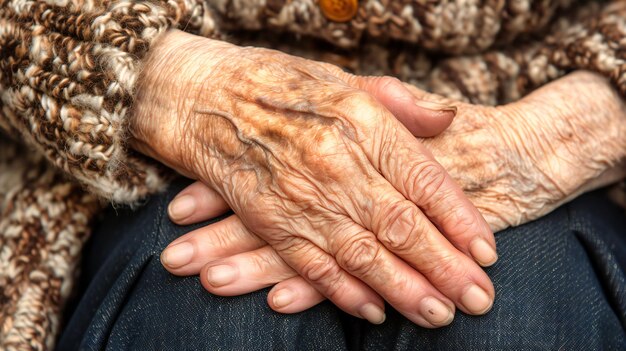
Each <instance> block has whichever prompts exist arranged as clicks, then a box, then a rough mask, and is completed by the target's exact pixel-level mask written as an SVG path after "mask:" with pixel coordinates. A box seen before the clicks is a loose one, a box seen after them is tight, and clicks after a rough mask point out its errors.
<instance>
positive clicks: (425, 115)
mask: <svg viewBox="0 0 626 351" xmlns="http://www.w3.org/2000/svg"><path fill="white" fill-rule="evenodd" d="M415 106H416V107H415V108H414V109H413V110H412V113H413V114H412V116H411V117H410V118H411V120H410V121H407V122H406V124H405V125H407V128H408V129H409V131H411V133H413V135H415V136H416V137H423V138H427V137H433V136H436V135H439V134H441V133H443V131H445V130H446V129H448V127H450V125H451V124H452V121H454V117H455V116H456V113H457V108H456V107H455V106H449V105H442V104H438V103H434V102H430V101H424V100H416V101H415Z"/></svg>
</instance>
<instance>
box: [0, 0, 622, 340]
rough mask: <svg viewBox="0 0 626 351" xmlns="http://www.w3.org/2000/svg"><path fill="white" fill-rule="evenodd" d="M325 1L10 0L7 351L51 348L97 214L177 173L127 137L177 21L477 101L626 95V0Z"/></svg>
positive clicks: (5, 120)
mask: <svg viewBox="0 0 626 351" xmlns="http://www.w3.org/2000/svg"><path fill="white" fill-rule="evenodd" d="M323 2H327V1H326V0H319V1H318V0H250V1H239V0H168V1H157V0H57V1H53V0H47V1H44V0H39V1H37V0H0V287H1V292H0V349H7V350H12V349H24V350H26V349H49V348H52V347H53V344H54V340H55V337H56V334H57V333H58V332H59V328H60V325H59V323H60V315H61V312H62V309H63V306H64V302H65V301H66V300H67V298H68V296H69V295H70V294H71V292H72V287H73V282H74V280H75V279H74V278H75V276H76V270H77V269H76V268H77V262H78V260H79V256H80V251H81V247H82V245H83V243H84V241H85V240H86V239H87V238H88V236H89V232H90V224H91V223H92V221H93V219H94V218H95V216H96V215H97V214H98V213H99V211H100V210H101V209H102V207H103V206H104V205H105V204H106V203H107V202H113V203H117V204H133V203H137V202H138V201H140V200H141V199H142V198H145V197H146V196H148V195H149V194H151V193H154V192H157V191H159V190H161V189H163V188H164V186H165V185H166V184H167V179H168V177H169V172H168V171H167V170H166V169H165V168H164V167H162V166H159V165H157V164H155V163H154V162H153V161H150V160H148V159H147V158H144V157H142V156H140V155H139V154H137V153H135V152H133V151H132V150H130V149H129V148H127V147H126V145H125V139H126V134H127V131H126V124H127V119H128V116H129V114H130V112H131V107H132V104H133V97H134V94H135V85H136V82H137V79H138V75H139V72H140V71H141V66H142V61H143V58H144V57H145V56H146V53H147V52H148V51H149V50H150V46H151V44H152V43H153V42H154V41H155V40H156V39H157V38H158V37H159V35H160V34H162V33H164V32H165V31H167V30H168V29H170V28H179V29H182V30H185V31H188V32H191V33H194V34H198V35H203V36H208V37H213V38H220V39H225V40H230V41H232V42H235V43H246V44H251V45H265V46H271V47H274V48H278V49H280V50H284V51H288V52H292V53H295V54H299V55H304V56H308V57H312V58H315V59H319V60H325V61H330V62H332V63H336V64H340V65H342V66H343V67H344V68H346V69H348V70H351V71H353V72H354V73H357V74H388V75H394V76H397V77H398V78H400V79H402V80H405V81H409V82H412V83H414V84H417V85H419V86H420V87H422V88H424V89H427V90H430V91H433V92H435V93H439V94H443V95H446V96H449V97H452V98H456V99H459V100H465V101H470V102H473V103H482V104H491V105H493V104H499V103H504V102H508V101H512V100H516V99H518V98H520V97H521V96H523V95H525V94H527V93H528V92H529V91H531V90H532V89H535V88H536V87H538V86H540V85H542V84H545V83H547V82H549V81H551V80H554V79H556V78H558V77H560V76H562V75H564V74H565V73H567V72H568V71H572V70H576V69H587V70H593V71H596V72H599V73H601V74H603V75H605V76H607V77H608V78H609V79H610V80H611V81H612V82H613V83H614V85H615V88H616V89H617V90H618V91H619V92H620V93H621V94H622V96H626V1H623V0H621V1H612V2H607V1H604V2H601V1H591V2H589V1H582V0H581V1H579V2H576V1H574V0H486V1H479V0H448V1H426V0H397V1H392V0H362V1H360V2H358V9H357V11H356V13H355V14H354V16H353V17H352V18H350V19H349V20H348V21H346V22H334V21H332V20H330V19H329V18H331V16H328V14H325V13H324V12H323V11H322V8H321V6H320V5H322V4H321V3H323ZM340 2H341V1H340ZM350 2H351V3H357V2H356V1H350ZM268 32H274V33H275V32H282V33H291V34H294V33H295V34H297V35H298V38H301V39H299V40H296V39H294V38H295V36H290V38H291V39H290V40H288V41H284V40H281V41H280V43H279V42H278V41H276V40H274V41H271V40H268V39H265V38H268V37H273V38H275V37H277V35H276V34H272V35H266V34H267V33H268ZM307 38H316V40H309V39H307Z"/></svg>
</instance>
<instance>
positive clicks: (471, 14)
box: [207, 0, 585, 54]
mask: <svg viewBox="0 0 626 351" xmlns="http://www.w3.org/2000/svg"><path fill="white" fill-rule="evenodd" d="M584 1H585V0H506V1H505V0H497V1H476V0H472V1H468V0H450V1H427V0H422V1H418V0H393V1H390V0H367V1H365V0H361V1H356V0H353V1H334V3H337V4H341V3H344V4H345V3H358V8H357V10H356V11H355V12H354V14H353V16H352V17H350V18H349V19H348V20H346V21H336V20H333V19H332V18H329V16H328V15H327V14H325V13H324V11H323V6H322V4H323V3H325V2H326V3H331V1H324V0H317V1H313V0H291V1H284V0H272V1H265V0H250V1H224V0H207V2H208V3H209V4H210V5H211V6H212V8H213V9H214V10H215V12H216V13H217V14H218V18H219V21H220V27H223V28H229V29H242V28H244V29H248V30H259V29H263V30H277V31H288V32H295V33H300V34H304V35H307V36H314V37H318V38H321V39H324V40H326V41H328V42H330V43H332V44H334V45H337V46H340V47H344V48H354V47H357V46H359V45H360V44H363V42H364V41H366V40H367V39H371V38H374V39H376V40H387V39H393V40H398V41H403V42H408V43H411V44H414V45H417V46H419V47H422V48H426V49H429V50H432V51H436V52H444V53H448V54H468V53H478V52H484V51H485V50H487V49H489V48H492V47H494V46H497V45H500V44H503V43H510V42H512V41H513V40H515V39H517V38H519V37H523V36H526V35H531V34H541V33H544V32H545V29H546V28H547V26H548V25H549V24H550V21H551V20H553V19H554V18H555V17H556V16H558V15H559V14H561V13H562V12H563V11H564V10H566V9H568V8H569V7H571V6H572V5H574V4H576V3H582V2H584ZM366 37H367V38H366ZM364 38H366V40H364Z"/></svg>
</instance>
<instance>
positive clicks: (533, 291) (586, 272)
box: [58, 181, 626, 350]
mask: <svg viewBox="0 0 626 351" xmlns="http://www.w3.org/2000/svg"><path fill="white" fill-rule="evenodd" d="M185 185H186V183H185V182H183V181H181V182H179V183H177V184H174V185H173V186H172V187H170V189H169V190H168V192H167V193H166V194H163V195H160V196H156V197H154V198H153V199H151V200H150V201H149V202H148V203H147V204H146V205H145V206H143V207H141V208H140V209H138V210H136V211H130V210H119V209H118V210H115V209H111V210H110V211H108V213H107V214H106V215H105V217H104V220H103V221H102V222H101V223H100V225H99V226H98V228H97V230H96V231H95V233H94V234H93V237H92V239H91V240H90V242H89V243H88V245H87V246H86V248H85V251H84V264H83V274H82V278H81V282H82V286H83V289H82V292H81V294H80V297H79V302H78V305H77V306H76V307H75V309H74V310H73V311H72V312H71V313H70V318H69V320H68V324H67V326H66V328H65V330H64V332H63V334H62V336H61V339H60V340H59V343H58V349H59V350H74V349H81V350H104V349H106V350H345V349H352V350H626V331H625V328H626V275H625V270H626V218H625V215H624V212H623V210H622V209H619V208H617V207H615V206H613V205H612V204H610V202H609V201H608V200H607V199H606V198H605V196H604V194H603V193H602V192H596V193H592V194H588V195H585V196H583V197H581V198H579V199H577V200H576V201H574V202H573V203H571V204H568V205H565V206H564V207H562V208H560V209H558V210H557V211H555V212H553V213H551V214H550V215H548V216H546V217H544V218H542V219H540V220H537V221H535V222H532V223H529V224H527V225H524V226H521V227H518V228H513V229H509V230H505V231H502V232H500V233H498V234H497V236H496V237H497V242H498V250H499V255H500V260H499V261H498V263H497V264H496V265H495V266H493V267H491V268H488V269H487V273H488V274H489V276H490V277H491V278H492V280H493V282H494V284H495V287H496V294H497V299H496V303H495V304H494V307H493V310H492V311H491V312H490V313H489V314H488V315H486V316H483V317H471V316H467V315H464V314H462V313H460V312H457V315H456V318H455V320H454V322H453V323H452V325H450V326H448V327H445V328H441V329H437V330H427V329H422V328H419V327H417V326H415V325H413V324H411V323H410V322H408V321H407V320H406V319H404V318H403V317H402V316H401V315H399V314H398V313H397V312H396V311H394V310H393V309H392V308H390V307H389V306H387V321H386V322H385V323H384V324H383V325H381V326H373V325H370V324H368V323H367V322H365V321H362V320H359V319H357V318H354V317H351V316H349V315H347V314H345V313H342V312H341V311H339V310H338V309H336V308H335V307H334V306H333V305H332V304H330V303H328V302H324V303H322V304H320V305H318V306H316V307H315V308H313V309H311V310H309V311H306V312H303V313H300V314H295V315H281V314H278V313H275V312H273V311H272V310H270V309H269V308H268V307H267V304H266V297H267V290H263V291H259V292H256V293H252V294H248V295H245V296H240V297H228V298H223V297H218V296H213V295H211V294H209V293H208V292H206V291H205V290H204V289H203V288H202V286H201V285H200V283H199V281H198V278H197V277H186V278H180V277H175V276H172V275H170V274H169V273H168V272H167V271H165V270H164V269H163V268H162V266H161V264H160V262H159V254H160V252H161V251H162V250H163V248H164V247H165V246H167V244H168V243H169V242H170V241H172V240H173V239H174V238H176V237H178V236H180V235H182V234H184V233H186V232H188V231H190V230H191V229H193V228H197V227H200V226H201V225H196V226H190V227H179V226H176V225H174V224H172V223H171V222H170V221H169V220H168V218H167V215H166V207H167V204H168V202H169V200H170V199H171V198H172V197H173V196H174V195H175V194H176V193H177V192H178V191H179V190H181V189H182V188H183V187H184V186H185ZM205 224H206V223H203V224H202V225H205Z"/></svg>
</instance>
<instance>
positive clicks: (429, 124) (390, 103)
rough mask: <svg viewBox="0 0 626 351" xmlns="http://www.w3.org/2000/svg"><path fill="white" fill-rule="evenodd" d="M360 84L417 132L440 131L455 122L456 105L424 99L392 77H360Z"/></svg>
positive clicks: (426, 134) (416, 133)
mask: <svg viewBox="0 0 626 351" xmlns="http://www.w3.org/2000/svg"><path fill="white" fill-rule="evenodd" d="M356 79H357V80H358V83H357V85H358V87H359V88H360V89H363V90H365V91H367V92H368V93H370V94H372V95H373V96H374V97H375V98H376V99H377V100H378V101H379V102H380V103H381V104H382V105H384V106H385V107H386V108H387V109H388V110H389V112H391V113H392V114H393V115H394V116H395V117H396V119H398V120H399V121H400V122H401V123H402V124H403V125H404V126H405V127H406V128H407V129H408V130H409V131H410V132H411V133H412V134H413V135H414V136H416V137H432V136H435V135H438V134H441V133H442V132H443V131H444V130H446V129H447V128H448V127H449V126H450V124H451V123H452V121H453V119H454V117H455V116H456V112H457V108H456V107H455V106H452V105H446V104H439V103H436V102H431V101H427V100H424V99H423V98H422V97H420V96H416V95H415V94H413V93H412V92H411V91H410V90H409V89H408V88H407V87H406V85H405V84H403V83H402V82H401V81H400V80H398V79H396V78H392V77H365V78H362V77H357V78H356Z"/></svg>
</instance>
